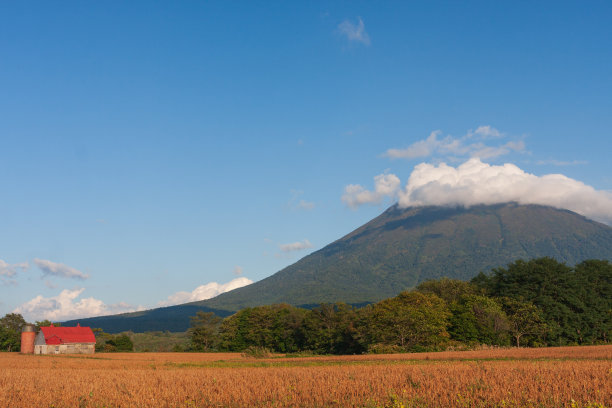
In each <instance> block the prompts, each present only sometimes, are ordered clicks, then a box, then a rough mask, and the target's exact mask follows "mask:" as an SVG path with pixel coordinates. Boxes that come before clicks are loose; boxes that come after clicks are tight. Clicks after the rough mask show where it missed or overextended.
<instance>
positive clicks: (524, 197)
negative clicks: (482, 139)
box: [343, 158, 612, 225]
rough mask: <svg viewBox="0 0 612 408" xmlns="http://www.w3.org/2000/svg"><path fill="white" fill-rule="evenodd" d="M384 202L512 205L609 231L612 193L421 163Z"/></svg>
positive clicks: (470, 166) (470, 165)
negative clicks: (562, 212) (558, 211)
mask: <svg viewBox="0 0 612 408" xmlns="http://www.w3.org/2000/svg"><path fill="white" fill-rule="evenodd" d="M398 180H399V179H398ZM372 194H373V193H372ZM387 196H388V197H392V198H393V197H397V198H398V204H399V206H400V207H402V208H406V207H412V206H425V205H443V206H449V205H452V206H454V205H460V206H466V207H469V206H472V205H477V204H498V203H506V202H511V201H514V202H517V203H519V204H540V205H548V206H551V207H556V208H562V209H567V210H571V211H574V212H576V213H578V214H582V215H584V216H586V217H588V218H591V219H594V220H596V221H600V222H604V223H606V224H609V225H612V193H610V192H607V191H601V190H599V191H598V190H595V189H594V188H593V187H591V186H588V185H586V184H584V183H582V182H580V181H577V180H574V179H571V178H569V177H566V176H564V175H562V174H547V175H543V176H536V175H534V174H530V173H527V172H525V171H523V170H521V169H520V168H519V167H517V166H516V165H514V164H510V163H506V164H504V165H499V166H496V165H491V164H487V163H483V162H482V161H481V160H480V159H478V158H473V159H470V160H468V161H466V162H465V163H463V164H461V165H460V166H458V167H456V168H455V167H452V166H448V165H447V164H445V163H441V164H439V165H433V164H429V163H421V164H419V165H417V166H415V168H414V170H413V171H412V174H411V175H410V178H409V179H408V182H407V183H406V187H405V188H404V189H403V190H400V189H399V188H398V189H396V190H392V189H390V190H389V191H388V194H387ZM343 200H344V196H343ZM345 202H346V200H345Z"/></svg>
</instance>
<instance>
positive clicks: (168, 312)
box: [62, 304, 233, 333]
mask: <svg viewBox="0 0 612 408" xmlns="http://www.w3.org/2000/svg"><path fill="white" fill-rule="evenodd" d="M200 311H202V312H213V313H215V314H216V315H217V316H221V317H227V316H229V315H231V314H233V312H231V311H228V310H217V309H211V308H209V307H206V306H200V305H190V304H187V305H177V306H169V307H160V308H157V309H151V310H143V311H141V312H133V313H122V314H117V315H110V316H99V317H88V318H85V319H76V320H68V321H66V322H63V323H62V324H63V325H64V326H76V324H77V323H79V324H80V325H81V326H89V327H92V328H101V329H103V330H104V331H105V332H107V333H120V332H124V331H130V330H131V331H133V332H136V333H142V332H146V331H166V330H167V331H170V332H182V331H185V330H187V329H188V328H189V317H190V316H195V314H196V313H197V312H200Z"/></svg>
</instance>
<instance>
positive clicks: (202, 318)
mask: <svg viewBox="0 0 612 408" xmlns="http://www.w3.org/2000/svg"><path fill="white" fill-rule="evenodd" d="M611 331H612V264H610V262H608V261H605V260H587V261H584V262H581V263H579V264H578V265H576V266H575V267H569V266H567V265H565V264H562V263H559V262H557V261H555V260H554V259H552V258H538V259H534V260H530V261H522V260H519V261H516V262H514V263H512V264H510V265H508V266H507V267H506V268H497V269H494V270H493V272H492V273H491V274H488V275H485V274H483V273H481V274H479V275H478V276H476V277H475V278H474V279H472V281H471V282H465V281H460V280H454V279H447V278H443V279H439V280H429V281H425V282H423V283H421V284H420V285H418V286H417V287H416V288H415V289H414V290H411V291H405V292H402V293H400V294H399V295H397V296H395V297H393V298H389V299H385V300H382V301H380V302H378V303H374V304H370V305H367V306H365V307H362V308H355V307H352V306H350V305H346V304H342V303H337V304H321V305H319V306H318V307H316V308H314V309H311V310H307V309H302V308H298V307H294V306H290V305H287V304H277V305H269V306H259V307H252V308H245V309H243V310H240V311H239V312H237V313H235V314H234V315H232V316H230V317H227V318H225V319H221V318H219V317H217V316H215V315H214V314H213V313H204V312H199V313H198V314H197V315H196V316H194V317H192V318H191V328H190V329H189V334H190V339H191V349H192V350H194V351H213V350H216V351H244V350H252V349H255V350H256V349H261V350H269V351H274V352H282V353H294V352H303V351H309V352H312V353H316V354H360V353H366V352H367V353H388V352H413V351H438V350H449V349H456V350H458V349H470V348H475V347H479V346H482V345H489V346H517V347H523V346H529V347H541V346H563V345H582V344H607V343H608V342H609V341H610V334H611Z"/></svg>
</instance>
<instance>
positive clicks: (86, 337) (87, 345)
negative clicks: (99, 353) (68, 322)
mask: <svg viewBox="0 0 612 408" xmlns="http://www.w3.org/2000/svg"><path fill="white" fill-rule="evenodd" d="M95 349H96V336H94V334H93V331H91V328H89V327H81V325H77V326H76V327H55V326H53V325H51V326H47V327H41V328H40V331H39V332H38V334H37V335H36V339H35V340H34V354H93V353H94V352H95Z"/></svg>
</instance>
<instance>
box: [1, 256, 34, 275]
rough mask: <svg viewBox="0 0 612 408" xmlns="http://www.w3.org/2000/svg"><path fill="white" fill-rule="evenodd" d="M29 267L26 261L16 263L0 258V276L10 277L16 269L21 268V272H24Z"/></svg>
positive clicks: (14, 273)
mask: <svg viewBox="0 0 612 408" xmlns="http://www.w3.org/2000/svg"><path fill="white" fill-rule="evenodd" d="M29 267H30V264H28V263H27V262H20V263H16V264H9V263H7V262H5V261H3V260H2V259H0V276H6V277H9V278H10V277H12V276H15V275H16V274H17V271H18V270H19V269H21V271H22V272H25V271H27V270H28V268H29Z"/></svg>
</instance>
